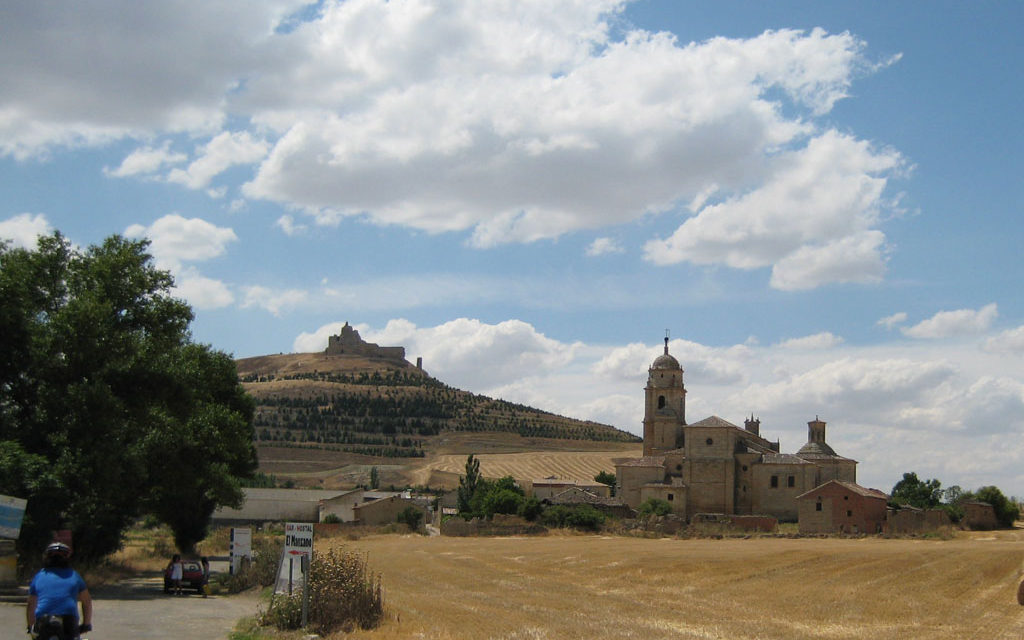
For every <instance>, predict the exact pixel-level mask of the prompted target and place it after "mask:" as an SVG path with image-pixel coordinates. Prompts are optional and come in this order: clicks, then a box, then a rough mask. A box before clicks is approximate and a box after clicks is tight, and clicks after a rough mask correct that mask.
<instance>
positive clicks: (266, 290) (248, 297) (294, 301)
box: [241, 285, 326, 344]
mask: <svg viewBox="0 0 1024 640" xmlns="http://www.w3.org/2000/svg"><path fill="white" fill-rule="evenodd" d="M242 291H243V296H242V303H241V306H242V308H243V309H251V308H255V309H263V310H264V311H267V312H268V313H270V314H271V315H274V316H280V315H281V314H282V313H284V312H286V311H291V310H292V309H294V308H295V307H297V306H299V305H301V304H303V303H305V302H306V301H307V299H308V298H309V292H307V291H303V290H301V289H271V288H270V287H264V286H261V285H252V286H246V287H242ZM325 344H326V343H325Z"/></svg>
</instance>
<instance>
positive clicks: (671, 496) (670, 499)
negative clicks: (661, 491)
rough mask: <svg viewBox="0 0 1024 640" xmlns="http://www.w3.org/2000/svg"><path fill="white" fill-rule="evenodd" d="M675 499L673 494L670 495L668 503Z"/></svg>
mask: <svg viewBox="0 0 1024 640" xmlns="http://www.w3.org/2000/svg"><path fill="white" fill-rule="evenodd" d="M673 497H674V496H673V495H672V494H671V493H670V494H668V501H669V502H672V498H673Z"/></svg>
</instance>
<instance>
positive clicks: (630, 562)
mask: <svg viewBox="0 0 1024 640" xmlns="http://www.w3.org/2000/svg"><path fill="white" fill-rule="evenodd" d="M320 544H321V545H324V546H326V545H336V544H344V545H346V546H347V548H349V549H352V550H355V551H357V552H360V553H366V554H368V560H369V567H370V569H371V570H372V571H375V572H380V573H381V574H382V576H383V579H384V588H385V604H386V607H387V609H388V611H389V614H390V615H389V619H388V620H387V621H386V622H385V623H384V624H383V625H382V626H381V627H380V628H379V629H376V630H373V631H358V632H355V633H352V634H350V635H346V636H339V637H345V638H362V639H372V640H392V639H397V638H403V639H405V638H432V639H434V638H436V639H440V640H456V639H462V638H465V639H467V640H469V639H472V640H481V639H495V640H498V639H501V640H519V639H527V638H529V639H552V640H554V639H573V638H579V639H584V638H585V639H588V640H590V639H595V638H599V639H604V638H638V639H639V638H642V639H644V640H647V639H657V638H673V639H676V638H749V639H753V638H758V639H771V638H786V639H790V638H797V639H799V638H830V639H851V640H852V639H860V638H929V639H943V638H950V639H952V638H986V639H999V638H1020V637H1021V636H1022V635H1024V607H1021V606H1019V605H1018V604H1017V603H1016V600H1015V597H1016V589H1017V585H1018V583H1019V582H1020V580H1021V574H1022V564H1024V531H1021V530H1018V531H1016V532H1014V533H1013V534H1012V535H1008V536H999V537H992V538H991V539H980V540H979V539H977V538H970V537H958V538H956V539H954V540H947V541H932V540H926V541H923V540H883V539H875V538H867V539H773V538H762V539H751V540H678V539H642V538H623V537H601V536H578V535H577V536H555V535H553V536H546V537H537V538H515V537H511V538H442V537H434V538H424V537H421V536H369V537H366V538H362V539H360V540H356V541H343V540H333V541H327V540H324V541H322V542H321V543H320Z"/></svg>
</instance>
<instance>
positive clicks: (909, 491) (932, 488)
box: [892, 471, 942, 509]
mask: <svg viewBox="0 0 1024 640" xmlns="http://www.w3.org/2000/svg"><path fill="white" fill-rule="evenodd" d="M892 501H893V502H894V503H896V504H907V505H910V506H912V507H918V508H919V509H932V508H935V507H937V506H939V503H940V502H941V501H942V483H941V482H939V481H938V480H935V479H931V480H921V479H920V478H918V477H917V473H915V472H913V471H911V472H909V473H904V474H903V479H902V480H900V481H899V482H897V483H896V484H895V485H893V488H892Z"/></svg>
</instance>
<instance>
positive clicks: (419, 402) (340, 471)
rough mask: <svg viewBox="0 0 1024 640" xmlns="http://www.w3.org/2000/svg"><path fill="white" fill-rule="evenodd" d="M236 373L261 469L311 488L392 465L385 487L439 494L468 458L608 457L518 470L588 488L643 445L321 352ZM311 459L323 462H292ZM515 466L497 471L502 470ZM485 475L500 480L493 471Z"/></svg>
mask: <svg viewBox="0 0 1024 640" xmlns="http://www.w3.org/2000/svg"><path fill="white" fill-rule="evenodd" d="M236 364H237V366H238V374H239V377H240V379H241V381H242V383H243V386H244V387H245V389H246V390H247V391H248V392H249V393H250V394H251V395H252V396H253V397H254V398H255V399H256V403H257V407H256V418H255V426H256V436H257V444H258V446H259V449H260V459H261V468H262V469H263V470H264V471H265V472H267V473H274V474H280V475H282V476H287V477H289V478H292V479H295V480H298V481H302V483H303V484H321V485H334V484H346V483H351V482H359V480H358V478H360V477H362V474H364V472H365V473H368V471H366V470H368V469H369V468H371V467H372V466H378V467H381V468H383V466H386V467H387V468H388V469H387V472H388V473H387V475H382V482H383V483H385V484H386V483H389V482H393V483H395V484H406V483H408V484H430V485H431V486H437V485H438V484H448V482H447V480H450V474H451V473H452V472H457V471H458V470H459V469H461V467H462V465H464V463H465V456H466V454H467V453H477V454H481V453H493V454H516V453H527V452H530V453H531V455H532V456H537V455H540V454H539V453H537V452H544V451H549V452H552V451H557V452H562V453H565V452H580V453H583V452H591V454H593V452H595V451H600V452H602V453H600V454H599V455H596V456H595V455H590V457H589V458H588V457H586V456H570V457H571V458H578V459H574V460H572V461H571V462H569V461H568V458H566V457H565V456H564V455H563V457H562V458H561V463H560V464H559V465H558V468H556V469H552V468H550V467H547V466H545V465H544V464H540V461H541V460H545V459H544V458H538V459H537V462H536V463H531V465H528V466H525V467H524V465H522V464H517V466H518V467H520V471H519V472H517V473H515V474H512V475H515V476H516V477H521V476H520V474H523V473H525V474H528V476H530V477H545V476H547V475H552V474H554V475H558V476H559V477H576V476H578V475H581V474H582V475H584V476H585V477H584V478H580V479H589V478H592V477H593V475H594V473H596V472H597V471H599V470H611V466H610V463H609V461H610V459H611V458H612V457H621V456H624V455H631V454H632V453H633V449H635V448H636V446H637V443H638V442H639V439H638V438H637V437H636V436H633V435H632V434H629V433H627V432H625V431H621V430H619V429H616V428H614V427H611V426H608V425H603V424H598V423H595V422H588V421H582V420H575V419H573V418H568V417H565V416H559V415H555V414H552V413H549V412H546V411H542V410H540V409H535V408H533V407H528V406H524V405H519V404H514V403H510V402H505V401H503V400H495V399H493V398H488V397H486V396H481V395H478V394H474V393H470V392H468V391H462V390H459V389H455V388H453V387H450V386H448V385H445V384H444V383H442V382H441V381H439V380H437V379H435V378H433V377H431V376H430V375H428V374H427V373H426V372H425V371H423V370H422V369H419V368H417V367H414V366H412V365H411V364H409V363H407V362H404V361H395V360H385V359H375V358H366V357H362V356H349V355H326V354H322V353H313V354H289V355H277V356H260V357H257V358H246V359H243V360H238V361H237V363H236ZM301 450H316V451H319V452H320V453H319V454H316V455H313V453H314V452H313V451H301ZM624 451H625V453H624ZM286 452H287V453H286ZM439 456H440V457H439ZM445 456H448V457H445ZM306 458H309V459H311V460H312V459H313V458H315V459H316V463H315V464H313V465H312V466H306V467H300V466H297V465H296V464H294V463H288V464H285V463H284V461H285V460H292V461H294V460H299V459H306ZM325 458H327V459H325ZM522 460H526V458H525V457H524V458H522ZM546 461H547V463H552V462H553V459H552V458H550V457H549V458H547V459H546ZM502 464H504V465H505V467H502V466H501V465H502ZM507 466H508V465H507V463H496V466H495V469H498V470H500V469H502V468H507ZM591 469H595V471H594V472H593V473H591V472H590V470H591ZM380 471H381V469H378V472H380ZM484 472H485V474H487V475H491V474H490V473H489V472H488V471H487V469H486V467H485V470H484ZM535 472H536V473H540V474H541V475H535ZM564 474H571V475H564ZM587 474H589V475H587ZM498 475H506V474H505V473H499V474H498Z"/></svg>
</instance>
